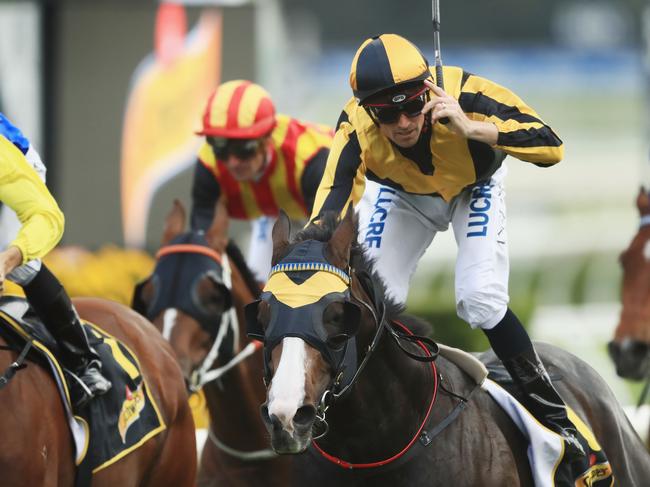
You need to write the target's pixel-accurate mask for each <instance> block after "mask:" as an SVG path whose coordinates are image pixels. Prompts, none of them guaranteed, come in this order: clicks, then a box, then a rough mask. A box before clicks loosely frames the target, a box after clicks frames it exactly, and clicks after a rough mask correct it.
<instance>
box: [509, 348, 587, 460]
mask: <svg viewBox="0 0 650 487" xmlns="http://www.w3.org/2000/svg"><path fill="white" fill-rule="evenodd" d="M503 365H504V366H505V367H506V369H507V370H508V372H510V375H511V376H512V379H513V380H514V382H515V384H517V386H518V387H519V389H520V391H521V393H522V398H523V399H522V404H523V405H524V406H525V407H526V408H527V409H528V410H529V411H530V412H531V413H532V414H533V416H535V418H537V420H539V421H540V422H541V423H542V424H543V425H544V426H546V427H547V428H549V429H550V430H552V431H555V432H556V433H558V434H559V435H560V436H562V438H564V442H565V455H564V457H565V458H566V459H567V460H568V461H569V462H572V461H575V460H579V459H581V458H584V457H585V455H586V454H585V450H584V448H583V447H582V445H581V444H580V441H579V440H578V431H577V430H576V427H575V425H574V424H573V423H572V422H571V421H570V420H569V418H568V416H567V407H566V404H565V403H564V401H563V400H562V398H561V397H560V395H559V394H558V392H557V390H556V389H555V387H554V386H553V383H552V382H551V379H550V377H549V375H548V373H547V372H546V369H545V368H544V364H542V361H541V360H540V358H539V357H538V356H537V353H536V352H535V349H534V348H531V349H530V350H527V351H525V352H523V353H521V354H519V355H517V356H515V357H513V358H511V359H508V360H504V361H503Z"/></svg>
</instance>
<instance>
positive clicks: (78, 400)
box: [66, 369, 95, 411]
mask: <svg viewBox="0 0 650 487" xmlns="http://www.w3.org/2000/svg"><path fill="white" fill-rule="evenodd" d="M66 373H67V376H68V378H69V379H70V380H69V382H68V383H69V384H70V401H71V403H72V409H73V410H75V411H78V410H79V409H81V408H83V407H84V406H86V404H88V403H89V402H90V400H91V399H92V398H93V397H95V395H94V394H93V392H92V391H91V390H90V388H89V387H88V386H87V385H86V383H85V382H84V381H83V380H81V377H79V376H78V375H77V374H75V373H74V372H72V371H70V370H68V369H66Z"/></svg>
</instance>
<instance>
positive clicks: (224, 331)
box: [156, 244, 259, 392]
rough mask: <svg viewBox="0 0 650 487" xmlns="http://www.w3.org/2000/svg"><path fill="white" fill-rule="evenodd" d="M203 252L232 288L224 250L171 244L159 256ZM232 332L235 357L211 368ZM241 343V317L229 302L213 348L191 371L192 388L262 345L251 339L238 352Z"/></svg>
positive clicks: (196, 389) (196, 245)
mask: <svg viewBox="0 0 650 487" xmlns="http://www.w3.org/2000/svg"><path fill="white" fill-rule="evenodd" d="M183 253H191V254H200V255H204V256H207V257H209V258H211V259H212V260H214V261H215V262H216V263H217V264H219V266H221V269H222V279H223V284H224V286H225V287H226V288H227V289H228V290H229V291H230V290H232V269H231V268H230V260H229V259H228V256H227V255H226V254H221V253H219V252H217V251H216V250H213V249H211V248H209V247H205V246H203V245H198V244H172V245H167V246H165V247H163V248H161V249H160V250H159V251H158V253H157V254H156V259H160V258H162V257H165V256H168V255H173V254H183ZM229 332H230V333H232V336H233V349H232V356H233V358H232V359H230V361H228V363H226V364H225V365H222V366H221V367H219V368H216V369H212V367H213V366H214V364H215V362H216V361H217V360H218V359H219V351H220V349H221V345H222V344H223V341H224V339H225V338H226V336H227V335H228V333H229ZM237 343H239V321H238V319H237V313H236V312H235V308H234V307H233V306H230V308H228V310H226V311H225V312H224V313H222V315H221V321H220V323H219V327H218V328H217V333H216V336H215V339H214V341H213V342H212V346H211V347H210V350H209V351H208V353H207V354H206V356H205V358H204V359H203V360H202V361H201V363H200V364H199V365H198V366H197V367H196V368H195V369H194V370H193V371H192V374H191V376H190V378H189V381H188V387H189V389H190V391H191V392H197V391H199V390H200V389H201V387H203V386H204V385H205V384H208V383H210V382H212V381H215V380H217V379H219V378H220V377H222V376H223V375H224V374H225V373H226V372H228V371H229V370H230V369H232V368H233V367H234V366H235V365H237V364H238V363H240V362H241V361H243V360H244V359H246V358H247V357H249V356H250V355H252V354H253V353H254V352H255V351H256V350H257V349H258V348H259V347H258V346H257V345H256V344H255V343H254V342H251V343H249V344H248V345H247V346H246V347H244V348H243V349H242V350H241V351H240V352H239V353H235V347H236V344H237Z"/></svg>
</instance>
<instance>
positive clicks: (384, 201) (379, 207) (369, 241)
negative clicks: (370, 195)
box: [364, 187, 395, 248]
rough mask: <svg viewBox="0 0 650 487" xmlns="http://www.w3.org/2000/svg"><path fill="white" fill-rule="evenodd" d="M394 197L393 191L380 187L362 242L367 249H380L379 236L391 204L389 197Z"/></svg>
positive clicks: (391, 200) (382, 230)
mask: <svg viewBox="0 0 650 487" xmlns="http://www.w3.org/2000/svg"><path fill="white" fill-rule="evenodd" d="M392 195H395V190H394V189H390V188H386V187H382V188H380V189H379V193H378V194H377V201H375V206H374V208H375V209H374V211H373V212H372V215H370V221H369V222H368V231H367V232H366V237H365V239H364V242H365V243H366V245H368V247H376V248H380V247H381V236H382V234H383V233H384V220H386V217H387V216H388V207H389V206H390V204H391V203H392V202H393V198H391V197H390V196H392Z"/></svg>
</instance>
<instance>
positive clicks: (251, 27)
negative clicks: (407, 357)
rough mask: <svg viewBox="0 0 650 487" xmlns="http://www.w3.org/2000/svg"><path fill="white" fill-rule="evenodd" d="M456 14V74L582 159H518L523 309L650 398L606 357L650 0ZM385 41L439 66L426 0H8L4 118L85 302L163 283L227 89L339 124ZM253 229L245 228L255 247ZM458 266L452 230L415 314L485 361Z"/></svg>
mask: <svg viewBox="0 0 650 487" xmlns="http://www.w3.org/2000/svg"><path fill="white" fill-rule="evenodd" d="M183 3H184V4H185V6H184V8H183V7H181V8H178V5H179V4H183ZM441 13H442V32H441V40H442V58H443V62H444V63H446V64H450V65H459V66H462V67H463V68H465V69H466V70H467V71H470V72H472V73H476V74H479V75H484V76H486V77H488V78H490V79H492V80H494V81H496V82H499V83H501V84H503V85H505V86H508V87H509V88H511V89H513V90H514V91H515V92H516V93H518V94H519V95H520V96H522V97H523V98H524V99H525V100H526V101H528V102H529V104H530V105H532V106H533V107H535V108H536V109H537V111H538V112H539V114H540V115H541V116H542V118H543V119H545V120H546V121H547V122H549V123H550V125H551V126H552V127H553V128H554V129H555V130H556V131H557V133H558V134H559V136H560V137H561V138H562V139H563V140H564V142H565V146H566V152H565V160H564V161H563V162H562V163H561V164H560V165H558V166H556V167H554V168H551V169H539V168H536V167H534V166H532V165H528V164H523V163H519V161H516V160H513V159H509V160H508V166H509V176H508V182H507V191H508V194H507V198H508V211H509V215H508V222H509V228H508V233H509V240H510V252H511V297H512V307H513V309H515V310H516V311H517V313H518V314H519V315H520V316H522V318H523V319H525V321H526V323H527V325H528V326H529V328H530V330H531V332H532V335H533V337H534V338H535V339H540V340H546V341H550V342H552V343H555V344H557V345H560V346H564V347H565V348H568V349H569V350H571V351H573V352H574V353H576V354H577V355H578V356H580V357H581V358H583V359H585V360H587V361H588V362H590V363H591V364H592V365H593V366H594V367H595V368H596V369H597V370H598V371H599V372H600V373H601V374H602V375H603V376H604V377H605V378H606V380H607V381H608V383H609V384H610V385H611V386H612V388H613V389H614V390H615V392H616V393H617V395H618V397H619V399H620V400H621V402H622V403H623V404H633V403H634V402H635V399H636V397H637V395H638V393H639V389H640V385H639V384H632V383H626V382H624V381H622V380H621V379H618V378H617V377H616V376H615V374H614V369H613V366H612V365H611V364H610V362H609V359H608V358H607V355H606V347H605V344H606V342H607V341H608V340H609V339H610V338H611V336H612V334H613V330H614V326H615V324H616V321H617V316H618V312H619V309H620V306H619V303H618V299H619V287H620V277H621V271H620V268H619V264H618V260H617V259H618V254H619V253H620V252H621V251H622V250H623V249H624V248H625V247H626V246H627V244H628V242H629V240H630V239H631V238H632V236H633V235H634V233H635V232H636V228H637V225H638V216H637V213H636V209H635V206H634V200H635V197H636V194H637V191H638V187H639V186H640V185H642V184H646V185H647V184H648V183H650V178H649V177H648V175H649V171H648V167H649V166H648V139H649V137H648V135H649V134H650V129H649V125H648V94H649V92H650V83H649V68H648V64H649V62H648V57H649V54H648V52H649V51H648V47H647V46H648V42H649V39H650V8H649V7H648V4H647V1H644V0H620V1H618V2H606V1H586V0H548V1H546V2H536V3H530V2H520V1H516V0H492V1H490V2H485V1H480V0H472V1H465V2H452V1H444V0H443V1H442V2H441ZM382 32H395V33H398V34H401V35H404V36H406V37H408V38H409V39H411V40H413V41H414V42H415V43H416V44H417V45H418V46H420V47H421V49H422V50H423V52H424V54H425V55H426V56H427V57H429V58H430V59H432V57H433V47H432V32H431V17H430V2H428V1H423V0H417V1H416V0H401V1H400V2H394V1H390V0H355V1H354V2H350V1H342V0H329V1H328V2H320V1H316V0H259V1H245V0H241V1H237V0H230V1H227V0H222V1H200V0H192V1H186V2H178V3H177V4H176V6H175V7H174V6H173V7H171V8H169V9H168V10H167V11H166V12H164V13H163V12H162V4H159V3H156V2H133V1H128V0H122V1H121V0H94V1H92V2H87V1H83V0H59V1H46V0H43V1H7V0H0V110H2V111H3V112H4V113H6V114H7V115H8V116H9V118H10V119H12V120H14V121H15V122H16V123H17V124H18V125H19V126H20V127H22V128H23V129H24V131H25V132H26V133H27V134H28V135H29V136H30V138H31V139H32V140H33V142H34V143H35V145H36V146H37V147H38V148H40V150H41V153H42V154H43V156H44V160H45V162H46V165H47V166H48V171H49V175H48V184H49V186H50V188H51V189H52V191H53V192H54V194H55V196H56V198H57V200H58V201H59V203H60V204H61V206H62V209H63V210H64V213H65V214H66V222H67V224H66V234H65V237H64V244H66V245H74V246H75V247H73V248H68V249H62V250H61V252H60V253H55V254H53V256H52V257H51V258H52V260H53V264H54V262H58V259H63V260H69V259H72V260H73V261H75V262H77V263H79V262H83V266H85V269H86V271H85V272H84V273H83V277H82V273H79V274H77V273H76V271H75V272H71V273H70V274H66V273H65V269H66V266H67V264H66V265H63V266H62V267H61V270H59V269H56V271H57V272H58V273H59V274H61V275H62V277H63V278H64V282H65V284H66V286H67V287H68V289H69V290H70V292H71V294H86V293H89V294H95V293H100V294H102V295H105V296H106V297H110V298H113V299H116V300H118V301H122V302H125V300H126V299H127V298H129V297H130V289H129V286H132V285H133V284H134V282H136V281H137V280H138V279H139V277H140V276H141V275H146V273H147V271H146V269H147V268H149V269H150V267H151V265H152V264H151V261H150V260H149V259H150V258H151V257H150V256H149V252H150V251H151V250H153V249H155V248H157V246H158V237H159V235H160V234H161V231H162V221H163V218H164V214H165V212H166V211H167V208H169V204H170V202H171V200H172V199H173V198H174V197H178V198H180V199H181V200H183V202H184V203H186V205H187V204H189V192H190V184H191V170H190V166H191V164H192V162H193V160H194V153H195V151H196V150H197V148H198V146H199V143H200V139H199V138H198V137H196V136H195V135H194V134H193V131H194V130H195V129H197V128H198V127H199V125H200V113H201V110H202V104H203V102H204V98H205V96H207V93H208V92H209V91H210V90H211V89H213V88H214V86H216V85H217V84H218V83H219V82H221V81H226V80H230V79H236V78H248V79H252V80H254V81H256V82H258V83H260V84H262V85H263V86H265V87H266V88H267V89H268V90H269V92H270V93H271V94H272V96H273V98H274V100H275V102H276V106H277V108H278V110H279V111H280V112H283V113H288V114H290V115H292V116H296V117H299V118H304V119H306V120H310V121H315V122H320V123H325V124H329V125H334V124H335V123H336V120H337V118H338V115H339V112H340V109H341V107H342V106H343V105H344V103H345V101H346V100H347V99H348V98H349V97H350V95H351V93H350V89H349V86H348V70H349V66H350V62H351V59H352V56H353V54H354V52H355V50H356V48H357V47H358V46H359V44H360V43H361V42H362V41H363V40H364V39H365V38H367V37H369V36H371V35H375V34H379V33H382ZM246 230H247V225H235V226H234V235H235V236H236V238H237V241H238V242H239V243H240V245H242V246H244V247H245V245H246V238H247V235H246ZM107 245H109V246H108V247H106V246H107ZM124 246H126V247H127V248H128V250H124V249H122V247H124ZM454 254H455V249H454V241H453V236H452V235H451V232H447V234H440V235H438V236H437V237H436V241H435V242H434V244H433V245H432V246H431V248H430V250H429V251H428V252H427V254H426V256H425V258H424V259H423V261H422V262H421V265H420V268H419V271H418V274H417V275H416V277H415V279H416V280H418V282H419V283H421V284H426V286H423V287H421V286H414V288H415V287H417V288H418V289H422V290H421V291H418V292H417V293H415V292H414V293H412V295H411V296H410V300H409V306H410V309H411V311H413V312H416V313H418V314H422V315H425V316H427V317H428V318H429V319H430V321H431V322H432V323H433V324H434V334H435V336H436V337H438V338H440V339H442V340H443V341H446V342H448V343H450V344H452V345H457V346H463V347H465V348H468V349H470V350H482V349H484V348H485V347H486V346H487V344H486V342H485V341H484V340H483V336H482V334H480V333H476V332H472V331H471V330H470V329H469V327H468V326H467V325H465V324H464V323H462V322H461V321H460V320H459V319H458V318H456V316H455V311H454V297H453V265H454ZM141 272H142V273H143V274H141ZM75 279H78V280H79V281H80V282H75ZM82 281H83V282H82ZM646 431H647V428H646Z"/></svg>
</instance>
